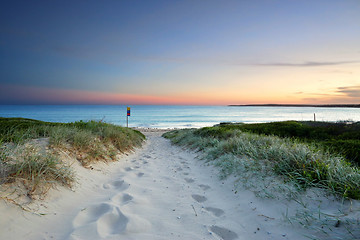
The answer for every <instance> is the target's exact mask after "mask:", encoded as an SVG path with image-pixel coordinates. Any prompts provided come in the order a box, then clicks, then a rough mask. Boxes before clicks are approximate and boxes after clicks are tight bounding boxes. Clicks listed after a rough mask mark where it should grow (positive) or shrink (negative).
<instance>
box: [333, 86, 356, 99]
mask: <svg viewBox="0 0 360 240" xmlns="http://www.w3.org/2000/svg"><path fill="white" fill-rule="evenodd" d="M337 92H338V93H342V94H345V95H346V96H348V97H351V98H360V86H350V87H338V89H337Z"/></svg>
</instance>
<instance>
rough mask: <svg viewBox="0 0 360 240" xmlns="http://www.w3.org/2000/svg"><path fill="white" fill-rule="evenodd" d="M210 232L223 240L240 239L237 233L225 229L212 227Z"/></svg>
mask: <svg viewBox="0 0 360 240" xmlns="http://www.w3.org/2000/svg"><path fill="white" fill-rule="evenodd" d="M210 231H211V232H213V233H215V234H216V235H218V236H219V237H220V238H221V239H223V240H233V239H237V238H238V235H237V234H236V233H234V232H233V231H231V230H229V229H226V228H223V227H218V226H211V227H210Z"/></svg>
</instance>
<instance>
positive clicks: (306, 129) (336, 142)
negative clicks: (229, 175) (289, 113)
mask: <svg viewBox="0 0 360 240" xmlns="http://www.w3.org/2000/svg"><path fill="white" fill-rule="evenodd" d="M219 127H220V129H221V131H222V132H229V131H230V132H231V131H232V130H240V131H243V132H251V133H257V134H264V135H267V136H272V135H273V136H279V137H287V138H292V139H296V140H299V141H301V142H305V143H311V144H316V145H317V146H319V147H323V148H325V150H328V151H330V152H332V153H336V154H340V155H342V156H343V157H344V158H346V159H347V160H349V161H351V162H352V163H354V164H357V165H358V166H360V122H337V123H332V122H296V121H286V122H271V123H258V124H226V123H225V124H220V125H219Z"/></svg>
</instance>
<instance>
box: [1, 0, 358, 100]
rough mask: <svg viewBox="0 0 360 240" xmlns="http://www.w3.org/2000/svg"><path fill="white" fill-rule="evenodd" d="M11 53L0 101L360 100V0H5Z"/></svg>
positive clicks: (5, 49)
mask: <svg viewBox="0 0 360 240" xmlns="http://www.w3.org/2000/svg"><path fill="white" fill-rule="evenodd" d="M0 56H1V58H0V104H177V105H179V104H182V105H228V104H255V103H309V104H330V103H360V1H359V0H316V1H314V0H293V1H289V0H237V1H226V0H224V1H220V0H216V1H215V0H214V1H212V0H206V1H205V0H204V1H201V0H199V1H197V0H196V1H195V0H189V1H177V0H164V1H155V0H154V1H150V0H144V1H138V0H131V1H130V0H129V1H115V0H114V1H111V0H107V1H90V0H86V1H85V0H76V1H63V0H62V1H45V0H44V1H36V0H32V1H28V0H26V1H16V0H14V1H2V2H1V7H0Z"/></svg>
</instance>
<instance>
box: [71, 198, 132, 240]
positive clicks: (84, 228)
mask: <svg viewBox="0 0 360 240" xmlns="http://www.w3.org/2000/svg"><path fill="white" fill-rule="evenodd" d="M128 222H129V218H128V217H126V216H125V215H124V214H123V213H122V212H121V211H120V209H119V208H118V207H115V206H112V205H110V204H107V203H101V204H98V205H93V206H90V207H88V208H84V209H83V210H81V211H80V212H79V213H78V215H77V216H76V217H75V219H74V221H73V227H74V231H73V232H72V233H71V235H70V237H71V238H73V239H77V236H86V235H87V236H92V237H93V238H94V239H99V238H107V237H109V236H111V235H114V234H120V233H122V232H124V231H125V230H126V226H127V224H128ZM89 234H91V235H89Z"/></svg>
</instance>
